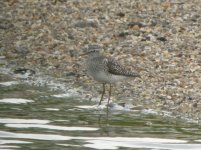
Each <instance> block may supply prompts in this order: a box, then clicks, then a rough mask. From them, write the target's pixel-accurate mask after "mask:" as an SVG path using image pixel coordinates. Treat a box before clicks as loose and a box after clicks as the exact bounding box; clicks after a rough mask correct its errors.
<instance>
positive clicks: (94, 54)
mask: <svg viewBox="0 0 201 150" xmlns="http://www.w3.org/2000/svg"><path fill="white" fill-rule="evenodd" d="M86 54H87V55H88V59H87V61H86V69H87V74H88V75H89V76H91V77H93V79H94V80H96V81H98V82H100V83H102V85H103V91H102V95H101V99H100V101H99V105H101V102H102V101H103V96H104V94H105V85H106V84H109V85H110V87H109V97H108V102H107V104H109V101H110V96H111V91H112V84H114V83H116V82H119V81H122V80H124V79H126V78H128V77H140V75H139V74H138V73H136V72H132V71H129V70H128V69H126V68H125V67H123V66H122V65H120V64H119V63H118V62H117V61H116V60H114V59H113V58H111V57H106V56H104V55H102V50H101V49H91V50H89V51H88V52H86V53H85V54H84V55H86Z"/></svg>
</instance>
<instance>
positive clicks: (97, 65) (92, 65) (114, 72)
mask: <svg viewBox="0 0 201 150" xmlns="http://www.w3.org/2000/svg"><path fill="white" fill-rule="evenodd" d="M87 72H88V74H89V75H90V76H92V77H93V78H94V79H95V80H97V81H100V82H105V83H115V82H117V81H121V80H122V79H124V78H126V77H138V76H139V75H138V74H136V73H134V72H131V71H128V70H127V69H126V68H124V67H123V66H122V65H120V64H119V63H118V62H117V61H115V60H114V59H112V58H110V57H105V56H101V55H99V56H95V57H90V58H89V59H88V60H87Z"/></svg>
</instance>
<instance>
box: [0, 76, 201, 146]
mask: <svg viewBox="0 0 201 150" xmlns="http://www.w3.org/2000/svg"><path fill="white" fill-rule="evenodd" d="M1 78H2V76H1ZM11 81H12V80H11ZM63 94H65V95H63V96H64V97H63V96H62V95H58V93H56V92H54V91H51V90H49V88H48V86H41V87H38V86H37V87H35V86H30V85H29V84H25V83H22V82H20V81H18V80H17V81H15V82H13V81H12V82H10V81H3V80H1V82H0V149H3V150H6V149H12V150H14V149H22V150H29V149H42V150H46V149H48V150H50V149H53V150H55V149H57V150H62V149H68V150H69V149H72V150H78V149H79V150H80V149H83V150H90V149H122V150H124V149H141V150H144V149H150V150H151V149H152V150H153V149H175V150H185V149H186V150H187V149H191V150H200V149H201V128H200V126H199V125H197V124H193V123H189V122H187V121H186V120H181V119H175V118H173V117H167V116H161V115H157V114H153V113H145V111H144V112H142V111H141V112H139V111H133V110H127V109H126V110H124V109H121V110H119V109H110V111H109V112H108V114H107V112H106V109H102V108H99V107H97V106H96V104H97V102H93V101H90V100H88V99H83V98H82V96H81V95H80V96H79V94H77V95H75V96H72V94H68V93H63Z"/></svg>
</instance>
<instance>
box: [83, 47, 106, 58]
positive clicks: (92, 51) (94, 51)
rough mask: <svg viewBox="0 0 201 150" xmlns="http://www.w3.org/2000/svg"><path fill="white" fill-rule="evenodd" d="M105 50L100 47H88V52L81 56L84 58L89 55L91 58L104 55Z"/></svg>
mask: <svg viewBox="0 0 201 150" xmlns="http://www.w3.org/2000/svg"><path fill="white" fill-rule="evenodd" d="M103 51H104V50H103V49H102V48H100V47H94V46H93V47H92V46H91V47H90V46H89V47H88V48H87V50H86V51H85V52H84V53H83V54H81V56H84V55H89V56H96V55H100V54H102V53H103Z"/></svg>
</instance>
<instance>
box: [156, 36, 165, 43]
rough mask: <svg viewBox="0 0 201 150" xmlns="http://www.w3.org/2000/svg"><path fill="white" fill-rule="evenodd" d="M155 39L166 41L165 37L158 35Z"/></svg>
mask: <svg viewBox="0 0 201 150" xmlns="http://www.w3.org/2000/svg"><path fill="white" fill-rule="evenodd" d="M157 40H159V41H162V42H165V41H167V39H166V38H165V37H158V38H157Z"/></svg>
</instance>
